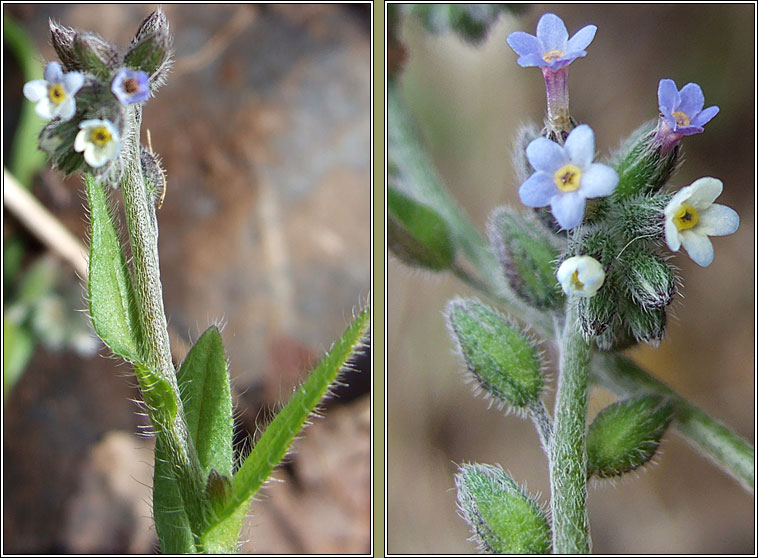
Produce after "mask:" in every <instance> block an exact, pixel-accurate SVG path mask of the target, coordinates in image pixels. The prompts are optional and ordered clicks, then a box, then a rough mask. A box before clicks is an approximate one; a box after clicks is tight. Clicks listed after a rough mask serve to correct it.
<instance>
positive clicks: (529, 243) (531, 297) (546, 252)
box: [487, 207, 565, 309]
mask: <svg viewBox="0 0 758 558" xmlns="http://www.w3.org/2000/svg"><path fill="white" fill-rule="evenodd" d="M487 236H488V237H489V241H490V245H491V246H492V250H493V252H494V253H495V255H496V256H497V257H498V259H499V260H500V263H501V265H502V266H503V271H504V273H505V277H506V279H507V280H508V283H509V284H510V286H511V288H512V289H513V290H514V291H515V292H516V294H518V295H519V296H520V297H521V298H522V299H524V300H525V301H526V302H527V303H528V304H530V305H531V306H534V307H535V308H540V309H550V308H557V307H559V306H561V305H562V304H563V303H564V300H565V299H564V297H563V293H562V291H561V289H560V287H559V285H558V281H557V280H556V278H555V270H556V267H555V264H556V262H557V260H558V258H559V255H560V252H559V249H558V246H557V239H556V238H555V237H554V236H553V235H552V234H551V233H550V231H548V230H547V229H545V227H544V226H543V225H542V224H541V223H540V222H538V221H537V219H535V218H531V217H527V216H525V215H521V214H519V213H517V212H516V211H514V210H512V209H510V208H508V207H501V208H498V209H496V210H495V212H494V213H493V214H492V216H491V217H490V220H489V223H488V225H487Z"/></svg>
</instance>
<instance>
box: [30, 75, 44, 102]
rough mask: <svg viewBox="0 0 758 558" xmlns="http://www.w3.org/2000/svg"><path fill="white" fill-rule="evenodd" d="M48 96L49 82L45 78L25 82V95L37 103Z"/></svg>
mask: <svg viewBox="0 0 758 558" xmlns="http://www.w3.org/2000/svg"><path fill="white" fill-rule="evenodd" d="M46 96H47V82H46V81H45V80H44V79H35V80H33V81H27V82H26V83H25V84H24V97H26V98H27V99H29V100H30V101H32V102H33V103H36V102H37V101H39V100H40V99H42V98H43V97H46Z"/></svg>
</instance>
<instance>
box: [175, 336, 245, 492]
mask: <svg viewBox="0 0 758 558" xmlns="http://www.w3.org/2000/svg"><path fill="white" fill-rule="evenodd" d="M176 379H177V383H178V384H179V393H180V394H181V398H182V404H183V405H184V418H185V420H186V423H187V428H188V430H189V433H190V436H191V437H192V442H193V443H194V445H195V449H196V450H197V455H198V458H199V459H200V464H201V465H202V467H203V472H204V475H205V476H207V475H208V474H209V472H210V471H211V469H213V470H215V471H216V472H217V473H218V474H220V475H222V476H226V477H231V476H232V468H233V466H234V450H233V443H234V420H233V418H232V395H231V388H230V386H229V370H228V365H227V362H226V354H225V352H224V345H223V341H222V340H221V334H220V333H219V331H218V328H217V327H216V326H211V327H209V328H208V329H207V330H206V331H205V333H203V335H202V336H201V337H200V339H198V340H197V342H196V343H195V345H194V346H193V347H192V349H190V352H189V353H188V354H187V358H185V359H184V362H183V363H182V366H181V368H180V369H179V372H178V373H177V378H176Z"/></svg>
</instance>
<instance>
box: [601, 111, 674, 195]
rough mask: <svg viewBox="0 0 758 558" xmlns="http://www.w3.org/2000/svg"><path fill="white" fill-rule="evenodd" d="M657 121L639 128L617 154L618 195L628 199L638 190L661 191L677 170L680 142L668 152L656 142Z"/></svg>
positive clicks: (644, 191) (640, 192)
mask: <svg viewBox="0 0 758 558" xmlns="http://www.w3.org/2000/svg"><path fill="white" fill-rule="evenodd" d="M654 137H655V123H654V122H648V123H646V124H644V125H643V126H641V127H640V128H638V129H637V130H636V131H635V132H634V133H633V134H632V135H631V136H630V137H629V139H628V140H627V141H626V143H625V144H624V145H623V146H622V147H621V149H620V150H619V152H618V153H617V154H616V155H615V156H614V157H613V163H612V166H613V168H615V169H616V172H617V173H618V176H619V183H618V186H616V190H615V192H614V194H613V195H614V196H615V198H616V199H624V198H626V197H629V196H632V195H634V194H650V193H655V192H657V191H659V190H660V189H661V188H662V187H663V185H664V184H666V181H667V180H668V179H669V177H671V175H672V174H673V173H674V171H675V170H676V168H677V166H678V164H679V161H680V156H679V155H680V148H679V146H677V147H675V148H673V149H672V150H671V151H669V152H668V153H666V154H662V153H661V149H660V148H659V147H656V146H655V145H654V144H653V139H654Z"/></svg>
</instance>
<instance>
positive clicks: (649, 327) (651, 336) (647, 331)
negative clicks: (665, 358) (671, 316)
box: [620, 299, 667, 347]
mask: <svg viewBox="0 0 758 558" xmlns="http://www.w3.org/2000/svg"><path fill="white" fill-rule="evenodd" d="M620 307H621V308H622V312H623V316H624V318H625V319H624V321H625V323H626V325H627V328H628V331H629V333H630V334H631V336H632V337H634V339H636V340H637V342H644V343H648V344H649V345H652V346H653V347H657V346H658V345H659V344H660V342H661V341H662V340H663V336H664V335H665V334H666V319H667V316H666V308H665V307H663V308H644V307H642V306H639V305H637V304H635V303H634V302H633V301H632V300H629V299H626V300H621V301H620Z"/></svg>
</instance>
